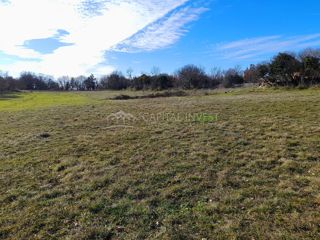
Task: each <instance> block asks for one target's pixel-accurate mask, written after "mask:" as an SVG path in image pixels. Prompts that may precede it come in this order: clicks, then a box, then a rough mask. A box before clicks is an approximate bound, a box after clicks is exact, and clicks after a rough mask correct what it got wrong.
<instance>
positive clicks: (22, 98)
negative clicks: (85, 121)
mask: <svg viewBox="0 0 320 240" xmlns="http://www.w3.org/2000/svg"><path fill="white" fill-rule="evenodd" d="M90 100H91V101H92V99H90V98H88V97H87V95H86V94H84V93H82V94H79V93H65V92H59V93H58V92H27V93H26V92H25V93H8V94H2V95H0V111H20V110H32V109H43V108H49V107H55V106H70V105H84V104H88V102H89V103H90Z"/></svg>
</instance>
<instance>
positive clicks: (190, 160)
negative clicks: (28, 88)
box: [0, 89, 320, 240]
mask: <svg viewBox="0 0 320 240" xmlns="http://www.w3.org/2000/svg"><path fill="white" fill-rule="evenodd" d="M117 94H120V93H116V92H92V93H49V92H47V93H37V92H34V93H17V94H11V95H2V96H1V95H0V239H207V240H209V239H250V240H251V239H255V240H257V239H320V124H319V119H320V90H317V89H309V90H253V89H251V90H250V89H249V90H248V89H246V90H234V91H232V92H229V93H224V92H214V91H212V92H206V94H204V93H203V92H202V93H201V91H200V92H193V93H190V96H187V97H170V98H154V99H137V100H127V101H115V100H107V99H109V98H110V97H111V96H115V95H117ZM130 94H140V95H141V94H144V93H142V92H139V93H135V92H132V93H130ZM120 111H122V113H126V114H131V115H130V116H131V118H127V119H126V121H122V120H121V119H120V122H117V120H116V119H114V118H113V119H111V120H110V116H112V115H111V114H114V113H119V112H120ZM163 114H170V115H169V116H170V117H168V118H166V117H163V116H164V115H163ZM194 114H207V115H209V116H213V115H214V116H218V118H217V119H214V121H211V120H212V119H209V120H210V121H206V120H203V119H202V120H203V121H202V120H201V119H200V120H199V118H190V116H194ZM128 116H129V115H127V117H128ZM132 116H133V117H134V119H135V120H134V121H133V120H132ZM159 116H160V117H159ZM166 116H168V115H166ZM187 116H189V117H187Z"/></svg>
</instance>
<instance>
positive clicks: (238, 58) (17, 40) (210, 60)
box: [0, 0, 320, 77]
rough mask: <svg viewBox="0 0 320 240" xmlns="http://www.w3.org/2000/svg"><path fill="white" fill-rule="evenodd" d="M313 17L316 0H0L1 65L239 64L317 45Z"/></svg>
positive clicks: (39, 68)
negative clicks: (0, 31)
mask: <svg viewBox="0 0 320 240" xmlns="http://www.w3.org/2000/svg"><path fill="white" fill-rule="evenodd" d="M66 2H67V3H66ZM17 16H19V17H17ZM57 16H59V17H57ZM319 17H320V2H319V1H316V0H308V1H301V0H290V1H289V0H281V1H276V0H259V1H256V0H207V1H204V0H193V1H188V0H148V1H146V0H132V1H128V0H69V1H63V0H28V1H22V0H11V1H9V0H6V1H3V0H0V28H1V29H2V32H4V33H6V34H4V35H2V37H1V38H0V70H2V71H8V72H9V73H10V74H13V75H18V74H19V73H20V72H21V71H26V70H30V71H34V72H37V73H45V74H49V75H53V76H55V77H59V76H62V75H72V76H77V75H81V74H89V73H94V74H96V75H104V74H108V73H110V72H112V71H114V70H121V71H123V72H124V73H125V72H126V70H127V69H128V68H132V69H133V70H134V74H140V73H141V72H146V73H148V72H150V71H151V69H152V67H153V66H157V67H159V68H160V70H161V71H162V72H174V71H175V70H177V69H178V68H179V67H181V66H183V65H185V64H189V63H193V64H197V65H200V66H202V67H204V68H205V69H206V70H207V71H208V72H209V71H210V69H212V68H213V67H220V68H228V67H233V66H236V65H240V66H241V67H242V68H245V67H247V66H248V65H249V64H250V63H257V62H260V61H263V60H268V59H270V58H271V57H272V56H273V55H274V54H275V53H277V52H279V51H299V50H302V49H303V48H307V47H312V48H319V47H320V30H319ZM8 23H10V24H8Z"/></svg>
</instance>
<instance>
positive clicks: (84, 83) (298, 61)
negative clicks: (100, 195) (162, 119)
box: [0, 49, 320, 92]
mask: <svg viewBox="0 0 320 240" xmlns="http://www.w3.org/2000/svg"><path fill="white" fill-rule="evenodd" d="M244 83H254V84H260V85H267V86H291V87H296V86H312V85H316V84H320V50H315V49H306V50H304V51H302V52H300V53H299V54H295V53H279V54H277V55H276V56H274V57H273V58H272V59H271V60H270V61H269V62H263V63H259V64H252V65H250V67H248V68H247V69H246V70H245V71H242V70H241V69H240V68H239V67H235V68H230V69H228V70H226V71H222V70H220V69H217V68H214V69H212V71H211V73H209V74H208V73H206V72H205V70H204V69H203V68H201V67H199V66H195V65H186V66H184V67H182V68H180V69H179V70H178V71H176V73H175V74H171V75H170V74H166V73H160V71H159V70H158V69H157V68H154V69H153V71H152V73H151V74H141V75H140V76H136V77H132V70H129V71H128V74H127V76H125V75H124V74H122V73H121V72H118V71H115V72H113V73H111V74H109V75H106V76H103V77H101V78H100V79H99V80H98V79H97V78H95V77H94V75H90V76H89V77H86V76H79V77H75V78H74V77H68V76H64V77H60V78H58V79H57V80H54V79H53V78H52V77H50V76H46V75H39V74H38V75H37V74H35V73H31V72H24V73H22V74H21V75H20V77H19V78H13V77H11V76H8V75H6V74H2V75H0V92H4V91H14V90H52V91H59V90H60V91H72V90H73V91H94V90H107V89H109V90H122V89H134V90H148V89H150V90H165V89H171V88H182V89H213V88H218V87H226V88H231V87H235V86H241V85H242V84H244Z"/></svg>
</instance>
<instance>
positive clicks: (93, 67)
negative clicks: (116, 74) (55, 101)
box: [0, 0, 201, 76]
mask: <svg viewBox="0 0 320 240" xmlns="http://www.w3.org/2000/svg"><path fill="white" fill-rule="evenodd" d="M187 2H189V0H148V1H145V0H68V1H65V0H28V1H24V0H11V1H10V2H8V1H6V3H5V4H0V29H1V32H2V33H5V34H2V36H1V38H0V51H2V52H4V53H5V54H8V55H14V56H19V57H22V58H34V59H38V61H18V62H15V63H13V64H9V65H3V64H2V65H1V64H0V68H3V69H5V70H8V71H9V72H10V73H11V74H16V75H17V74H18V73H19V72H21V71H25V70H30V71H35V72H41V73H47V74H50V75H54V76H60V75H65V74H70V75H78V74H87V73H89V72H90V71H92V72H95V71H97V72H100V71H102V70H103V69H104V70H106V71H111V70H112V69H113V68H112V66H105V67H102V66H101V63H102V62H104V60H105V58H104V55H105V52H106V51H108V50H110V49H111V48H112V47H113V46H116V45H117V44H119V43H121V42H124V41H125V40H126V39H129V38H131V37H132V36H133V35H135V34H136V33H138V32H139V31H141V30H142V29H144V28H146V27H147V26H149V27H148V28H146V30H147V31H146V32H145V35H144V37H145V39H154V38H155V37H156V36H160V35H162V37H163V41H162V42H161V41H160V42H159V43H158V44H154V43H153V41H152V42H150V41H147V40H145V43H148V44H150V45H152V44H153V45H152V46H150V47H149V49H157V48H161V47H163V46H165V45H170V44H171V43H172V42H175V41H176V40H177V39H178V38H179V37H181V36H182V34H183V30H182V29H183V26H184V25H185V24H186V23H188V22H190V21H192V20H195V19H196V17H197V15H198V14H199V13H200V11H201V10H200V9H187V8H185V7H183V6H184V5H185V4H187ZM177 8H183V9H182V10H180V11H178V12H176V13H174V14H172V15H171V16H170V17H169V18H165V19H164V20H161V19H162V18H164V17H166V16H167V15H168V13H170V12H172V11H173V10H175V9H177ZM154 22H156V23H155V24H153V23H154ZM59 29H63V30H65V31H67V32H69V34H68V35H64V36H61V37H60V40H61V41H63V42H66V43H72V44H73V45H71V46H64V47H60V48H58V49H56V50H55V51H54V52H53V53H50V54H41V53H39V52H36V51H34V50H32V49H27V48H26V47H24V46H23V45H24V42H25V41H27V40H31V39H43V38H50V37H53V36H55V34H56V33H57V30H59ZM159 34H160V35H159ZM135 44H136V43H135Z"/></svg>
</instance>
